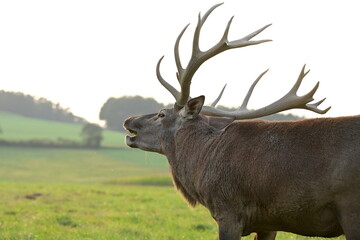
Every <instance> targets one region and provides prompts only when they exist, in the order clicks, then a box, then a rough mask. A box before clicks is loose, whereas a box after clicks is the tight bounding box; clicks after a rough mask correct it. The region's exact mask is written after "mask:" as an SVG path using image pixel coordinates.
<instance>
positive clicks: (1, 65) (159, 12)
mask: <svg viewBox="0 0 360 240" xmlns="http://www.w3.org/2000/svg"><path fill="white" fill-rule="evenodd" d="M216 3H219V1H213V0H207V1H205V0H202V1H194V0H181V1H180V0H176V1H165V0H153V1H143V0H138V1H91V0H62V1H51V0H43V1H39V0H32V1H29V0H24V1H18V0H11V1H0V89H3V90H6V91H21V92H24V93H26V94H30V95H34V96H38V97H45V98H48V99H49V100H51V101H53V102H59V103H60V104H61V105H62V106H63V107H69V108H70V109H71V111H72V112H73V113H74V114H76V115H79V116H82V117H85V118H86V119H88V120H90V121H93V122H98V114H99V110H100V108H101V106H102V105H103V103H104V102H105V101H106V100H107V99H108V98H109V97H120V96H123V95H142V96H145V97H153V98H155V99H156V100H157V101H159V102H163V103H172V102H174V99H173V98H172V96H171V94H170V93H168V92H167V91H166V90H165V89H164V88H163V87H162V86H161V85H160V84H159V82H158V81H157V78H156V75H155V66H156V63H157V61H158V59H159V58H160V57H161V56H162V55H165V58H164V60H163V64H162V66H161V70H162V73H163V76H164V78H165V79H166V80H167V81H168V82H171V83H172V84H173V85H174V86H175V87H178V85H177V81H176V77H175V63H174V58H173V46H174V42H175V40H176V38H177V36H178V34H179V32H180V31H181V30H182V29H183V27H184V26H185V25H186V24H188V23H191V25H190V27H189V28H188V30H187V32H186V33H185V35H184V37H183V40H182V42H181V45H180V50H181V53H182V55H181V57H182V60H183V65H186V62H187V59H188V57H189V55H190V50H191V38H192V34H193V30H194V26H195V25H196V22H197V15H198V13H199V12H201V13H205V12H206V11H207V10H208V9H209V8H210V7H211V6H213V5H214V4H216ZM233 15H234V16H235V18H234V20H233V24H232V26H231V29H230V34H229V36H230V37H229V39H230V40H235V39H237V38H241V37H243V36H245V35H247V34H248V33H250V32H253V31H254V30H257V29H258V28H260V27H262V26H264V25H266V24H269V23H272V24H273V25H272V26H271V27H269V28H268V29H266V30H265V31H264V32H263V33H261V34H259V35H258V36H257V37H256V38H255V39H256V40H260V39H272V40H273V41H272V42H268V43H263V44H261V45H257V46H250V47H246V48H241V49H235V50H230V51H227V52H224V53H222V54H220V55H218V56H216V57H214V58H213V59H210V60H209V61H208V62H206V63H205V64H204V65H203V66H202V67H201V68H200V69H199V70H198V72H197V73H196V75H195V76H194V78H193V82H192V90H191V96H193V97H195V96H198V95H205V96H206V99H207V102H211V101H212V100H214V99H215V98H216V96H217V94H218V93H219V91H220V89H221V88H222V86H223V85H224V84H225V83H227V84H228V88H227V90H226V92H225V95H224V96H223V99H222V101H221V102H220V104H222V105H227V106H239V105H240V104H241V101H242V100H243V98H244V96H245V94H246V92H247V89H248V88H249V86H250V85H251V83H252V81H253V80H255V79H256V77H257V76H258V75H259V74H260V73H261V72H263V71H264V70H266V69H268V68H270V71H269V72H268V73H267V74H266V75H265V76H264V77H263V79H262V81H261V82H260V83H259V84H258V86H257V88H256V89H255V92H254V94H253V97H252V99H251V100H250V103H249V107H252V108H257V107H261V106H263V105H265V104H268V103H269V102H271V101H274V100H276V99H277V98H279V97H282V95H283V94H284V93H285V92H287V91H288V90H289V89H290V88H291V86H292V84H293V83H294V81H295V80H296V79H297V76H298V74H299V72H300V70H301V68H302V66H303V65H304V64H306V68H307V69H311V71H310V73H309V75H308V76H307V77H306V78H305V80H304V84H303V86H302V87H301V88H300V91H299V94H300V95H301V94H304V93H306V92H307V91H309V90H310V89H311V88H312V87H313V85H315V84H316V82H317V81H320V88H319V90H318V92H317V94H316V95H315V97H316V99H318V100H320V99H322V98H324V97H327V100H326V101H325V102H324V103H323V104H322V107H321V108H326V107H328V106H332V109H331V110H330V111H329V112H328V114H326V115H325V116H342V115H355V114H359V113H360V108H359V106H358V104H359V103H360V94H359V89H360V87H359V86H360V84H359V82H360V74H359V71H358V70H359V69H360V46H359V43H360V14H359V6H358V4H357V1H356V0H353V1H350V0H344V1H334V0H316V1H314V0H292V1H288V0H275V1H269V0H252V1H242V0H229V1H226V2H225V4H224V5H222V6H220V7H219V8H217V9H216V10H215V11H214V12H213V14H212V15H211V16H210V17H209V19H208V21H207V22H206V24H205V25H204V27H203V32H202V33H201V39H200V46H201V48H202V49H204V50H205V49H207V48H209V47H211V46H212V45H213V44H215V43H216V42H217V41H218V40H219V38H220V37H221V35H222V33H223V31H224V29H225V26H226V23H227V21H228V20H229V18H230V17H231V16H233ZM291 112H292V113H294V114H297V115H305V116H308V117H317V116H318V115H316V114H313V113H307V112H306V111H304V110H294V111H291Z"/></svg>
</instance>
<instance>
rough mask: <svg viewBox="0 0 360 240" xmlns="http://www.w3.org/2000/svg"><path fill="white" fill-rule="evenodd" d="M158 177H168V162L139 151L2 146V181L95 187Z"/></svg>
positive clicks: (158, 156) (0, 174) (0, 151)
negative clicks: (126, 180)
mask: <svg viewBox="0 0 360 240" xmlns="http://www.w3.org/2000/svg"><path fill="white" fill-rule="evenodd" d="M154 175H156V176H157V175H160V176H167V175H168V164H167V160H166V159H165V158H164V157H162V156H160V155H158V154H153V153H147V154H146V155H144V152H142V151H139V150H133V149H99V150H87V149H49V148H20V147H0V180H8V181H26V182H56V183H59V182H64V183H91V184H93V183H102V182H104V181H110V180H113V181H116V180H117V179H121V178H126V177H130V176H142V177H144V176H154Z"/></svg>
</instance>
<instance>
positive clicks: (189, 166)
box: [124, 4, 360, 240]
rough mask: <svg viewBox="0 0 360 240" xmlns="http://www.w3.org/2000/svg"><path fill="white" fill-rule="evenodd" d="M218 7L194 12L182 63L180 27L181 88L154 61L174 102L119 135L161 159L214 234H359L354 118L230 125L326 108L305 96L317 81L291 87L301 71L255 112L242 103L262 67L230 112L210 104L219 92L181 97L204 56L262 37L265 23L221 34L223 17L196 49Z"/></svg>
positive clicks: (359, 143)
mask: <svg viewBox="0 0 360 240" xmlns="http://www.w3.org/2000/svg"><path fill="white" fill-rule="evenodd" d="M219 5H221V4H218V5H215V6H213V7H212V8H211V9H209V10H208V11H207V12H206V13H205V15H204V16H203V17H201V16H199V19H198V23H197V26H196V29H195V33H194V39H193V48H192V56H191V59H190V60H189V63H188V65H187V67H186V68H183V67H182V64H181V62H180V57H179V41H180V39H181V36H182V35H183V33H184V31H185V30H186V28H187V27H185V29H184V30H183V31H182V32H181V33H180V35H179V37H178V38H177V40H176V43H175V61H176V66H177V79H178V81H179V83H180V86H181V90H180V91H178V90H176V89H175V88H174V87H173V86H171V85H170V84H169V83H168V82H166V81H165V80H164V79H163V77H162V76H161V74H160V63H161V61H162V59H163V58H161V59H160V60H159V62H158V64H157V69H156V70H157V71H156V72H157V77H158V79H159V81H160V83H161V84H162V85H163V86H164V87H165V88H166V89H167V90H168V91H169V92H170V93H171V94H172V95H173V96H174V98H175V99H176V103H175V105H174V107H173V108H172V109H162V110H160V111H159V112H158V113H154V114H149V115H143V116H136V117H130V118H129V119H127V120H126V121H125V123H124V127H125V128H126V129H127V130H128V131H129V132H130V133H131V135H132V136H127V137H126V143H127V145H128V146H130V147H132V148H139V149H142V150H145V151H152V152H157V153H160V154H163V155H165V156H166V157H167V159H168V161H169V165H170V168H171V173H172V177H173V181H174V184H175V186H176V188H177V189H178V190H179V191H180V192H181V193H182V194H183V195H184V197H185V199H186V200H187V202H188V203H189V204H190V205H192V206H195V205H196V204H197V203H200V204H202V205H204V206H205V207H207V208H208V209H209V210H210V213H211V215H212V216H213V218H214V219H215V220H216V222H217V224H218V226H219V238H220V239H221V240H225V239H227V240H229V239H234V240H235V239H240V238H241V236H246V235H248V234H250V233H253V232H255V233H256V237H255V239H258V240H273V239H275V237H276V231H286V232H292V233H296V234H300V235H305V236H319V237H335V236H339V235H342V234H345V236H346V239H347V240H359V239H360V187H359V186H360V116H352V117H338V118H319V119H307V120H301V121H288V122H268V121H259V120H253V121H240V122H232V121H234V120H240V119H252V118H257V117H261V116H265V115H269V114H272V113H276V112H280V111H283V110H287V109H294V108H300V109H306V110H310V111H313V112H316V113H321V114H323V113H326V112H327V111H328V110H329V108H327V109H325V110H321V109H319V108H318V105H319V104H320V103H321V102H322V101H323V100H322V101H320V102H317V103H310V102H311V101H313V95H314V93H315V91H316V90H317V88H318V84H316V86H315V87H314V88H313V89H312V90H311V91H310V92H309V93H307V94H305V95H304V96H298V95H297V94H296V92H297V90H298V88H299V86H300V84H301V82H302V80H303V78H304V77H305V75H306V74H307V72H305V71H304V68H303V69H302V70H301V72H300V75H299V77H298V79H297V81H296V83H295V84H294V86H293V87H292V89H291V90H290V91H289V92H288V93H286V94H285V95H284V96H283V97H282V98H280V99H279V100H277V101H275V102H274V103H272V104H270V105H268V106H266V107H263V108H261V109H257V110H248V108H247V103H248V100H249V98H250V96H251V93H252V91H253V88H254V86H255V85H256V83H257V82H258V81H259V80H260V78H261V77H262V76H263V75H264V74H265V72H264V73H262V74H261V75H260V76H259V77H258V79H256V81H255V82H254V84H253V85H252V86H251V88H250V89H249V91H248V93H247V95H246V97H245V99H244V102H243V103H242V105H241V107H240V108H239V109H238V110H236V111H233V112H224V111H220V110H218V109H215V108H214V106H215V104H216V102H217V100H218V99H217V100H216V101H215V102H214V103H213V104H212V106H203V103H204V96H200V97H197V98H190V83H191V79H192V77H193V75H194V74H195V72H196V70H197V69H198V68H199V67H200V66H201V64H203V63H204V62H205V61H206V60H208V59H209V58H211V57H213V56H215V55H217V54H219V53H221V52H223V51H225V50H228V49H233V48H241V47H245V46H249V45H255V44H260V43H263V42H267V41H269V40H260V41H251V39H252V38H253V37H255V36H256V35H257V34H259V33H261V32H262V31H263V30H264V29H266V28H267V27H268V26H269V25H267V26H265V27H263V28H261V29H259V30H257V31H255V32H253V33H251V34H249V35H248V36H245V37H243V38H241V39H238V40H235V41H228V31H229V27H230V24H231V21H232V19H231V20H230V21H229V23H228V25H227V27H226V30H225V33H224V35H223V36H222V38H221V40H220V41H219V42H218V43H217V44H216V45H215V46H213V47H212V48H210V49H209V50H207V51H205V52H204V51H201V50H200V48H199V35H200V31H201V28H202V26H203V24H204V23H205V21H206V19H207V18H208V16H209V15H210V14H211V12H212V11H213V10H214V9H215V8H216V7H218V6H219ZM221 94H222V93H221ZM221 94H220V96H219V97H221ZM221 117H223V118H221ZM214 119H215V120H214ZM221 119H223V120H221ZM231 122H232V123H231ZM219 123H220V124H219ZM221 124H223V125H224V126H221Z"/></svg>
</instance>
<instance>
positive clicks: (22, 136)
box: [0, 111, 125, 147]
mask: <svg viewBox="0 0 360 240" xmlns="http://www.w3.org/2000/svg"><path fill="white" fill-rule="evenodd" d="M119 124H122V123H119ZM0 127H1V129H2V133H0V139H4V140H7V141H26V140H34V139H36V140H52V141H57V140H58V139H59V138H62V139H68V140H73V141H78V142H81V141H82V138H81V135H80V133H81V129H82V127H83V124H76V123H63V122H54V121H47V120H42V119H35V118H28V117H23V116H20V115H16V114H11V113H7V112H1V111H0ZM103 136H104V140H103V142H102V145H103V146H107V147H124V146H125V143H124V137H125V134H124V133H120V132H115V131H109V130H105V131H104V132H103Z"/></svg>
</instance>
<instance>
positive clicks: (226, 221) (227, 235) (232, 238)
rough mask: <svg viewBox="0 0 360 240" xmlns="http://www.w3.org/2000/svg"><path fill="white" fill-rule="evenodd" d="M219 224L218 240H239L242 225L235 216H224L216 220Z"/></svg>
mask: <svg viewBox="0 0 360 240" xmlns="http://www.w3.org/2000/svg"><path fill="white" fill-rule="evenodd" d="M217 223H218V225H219V240H240V239H241V235H242V225H241V223H240V221H238V220H237V219H236V218H235V217H224V218H221V219H219V220H217Z"/></svg>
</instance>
